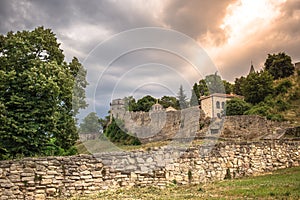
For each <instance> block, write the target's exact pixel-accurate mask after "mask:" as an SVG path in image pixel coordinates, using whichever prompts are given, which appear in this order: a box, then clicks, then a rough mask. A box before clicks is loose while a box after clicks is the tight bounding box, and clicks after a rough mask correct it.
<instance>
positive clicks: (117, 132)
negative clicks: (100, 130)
mask: <svg viewBox="0 0 300 200" xmlns="http://www.w3.org/2000/svg"><path fill="white" fill-rule="evenodd" d="M104 135H105V136H106V137H107V138H108V139H109V140H110V141H111V142H113V143H117V144H124V145H140V144H141V142H140V140H139V139H138V138H137V137H135V136H133V135H130V134H129V133H127V131H126V130H125V127H124V123H123V122H122V121H121V120H119V119H114V118H113V119H112V122H111V123H110V124H109V125H108V126H107V128H106V129H105V132H104Z"/></svg>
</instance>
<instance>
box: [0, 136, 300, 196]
mask: <svg viewBox="0 0 300 200" xmlns="http://www.w3.org/2000/svg"><path fill="white" fill-rule="evenodd" d="M299 165H300V141H273V142H271V141H269V142H256V143H228V142H227V143H218V144H216V145H206V146H193V147H190V148H188V149H185V148H183V147H174V146H173V147H160V148H153V149H151V150H148V151H134V152H111V153H102V154H97V155H94V156H92V155H79V156H71V157H45V158H25V159H22V160H12V161H1V162H0V186H1V187H0V199H3V200H4V199H45V198H47V199H51V198H57V197H69V196H73V195H80V194H90V193H97V192H99V191H102V190H107V189H116V188H120V187H132V186H146V185H154V186H159V187H165V186H166V185H168V184H170V183H172V182H175V180H176V182H177V184H189V183H205V182H209V181H215V180H223V179H224V177H225V175H226V173H227V172H230V174H231V176H232V177H241V176H250V175H255V174H260V173H263V172H267V171H272V170H276V169H281V168H287V167H293V166H299Z"/></svg>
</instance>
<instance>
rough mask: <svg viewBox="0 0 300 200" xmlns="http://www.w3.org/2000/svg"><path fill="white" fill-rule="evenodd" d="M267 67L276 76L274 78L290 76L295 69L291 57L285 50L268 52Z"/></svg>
mask: <svg viewBox="0 0 300 200" xmlns="http://www.w3.org/2000/svg"><path fill="white" fill-rule="evenodd" d="M265 69H266V70H267V71H268V72H269V73H270V74H271V75H272V76H273V77H274V79H279V78H285V77H289V76H291V75H293V74H294V71H295V67H294V65H293V64H292V59H291V57H290V56H288V55H287V54H285V53H284V52H281V53H278V54H268V57H267V59H266V61H265Z"/></svg>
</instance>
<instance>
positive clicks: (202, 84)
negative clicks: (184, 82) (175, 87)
mask: <svg viewBox="0 0 300 200" xmlns="http://www.w3.org/2000/svg"><path fill="white" fill-rule="evenodd" d="M198 91H199V98H200V97H201V96H207V95H209V90H208V87H207V84H206V81H205V80H204V79H201V80H200V81H199V85H198Z"/></svg>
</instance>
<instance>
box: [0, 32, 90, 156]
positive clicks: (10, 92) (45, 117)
mask: <svg viewBox="0 0 300 200" xmlns="http://www.w3.org/2000/svg"><path fill="white" fill-rule="evenodd" d="M59 46H60V44H59V43H58V42H57V39H56V37H55V34H54V33H53V32H52V31H51V30H50V29H44V28H43V27H38V28H36V29H35V30H33V31H21V32H20V31H18V32H16V33H13V32H9V33H7V35H6V36H5V35H0V105H1V107H2V108H1V110H2V111H3V114H2V115H1V119H0V121H1V122H3V124H1V126H0V149H2V150H4V151H5V152H6V155H5V156H6V157H7V158H8V157H13V158H14V157H19V156H33V155H44V154H45V149H46V148H47V145H49V143H50V141H55V143H56V144H55V145H56V146H57V147H59V148H63V149H69V148H71V147H72V146H73V145H74V144H75V142H76V140H77V139H78V133H77V128H76V126H75V123H76V121H75V119H74V118H75V114H76V113H77V112H78V109H80V108H83V107H85V106H86V104H85V101H84V94H83V93H82V91H83V90H81V89H83V88H84V87H85V86H86V84H85V83H86V82H85V74H84V73H83V71H80V69H82V66H81V65H79V62H78V60H77V59H76V58H74V59H73V61H72V62H71V63H70V64H68V63H66V62H64V55H63V53H62V50H61V49H60V48H59ZM79 73H82V74H81V75H82V77H81V78H82V82H81V83H79V84H76V76H77V75H79ZM74 85H76V86H75V87H78V89H79V90H81V92H79V93H80V94H79V93H75V95H78V96H77V97H75V96H74V95H73V88H74ZM79 90H78V91H79ZM74 99H77V100H75V101H74V102H77V103H76V105H77V107H76V106H74V108H73V107H72V105H73V104H72V100H74ZM53 138H55V140H53Z"/></svg>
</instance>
